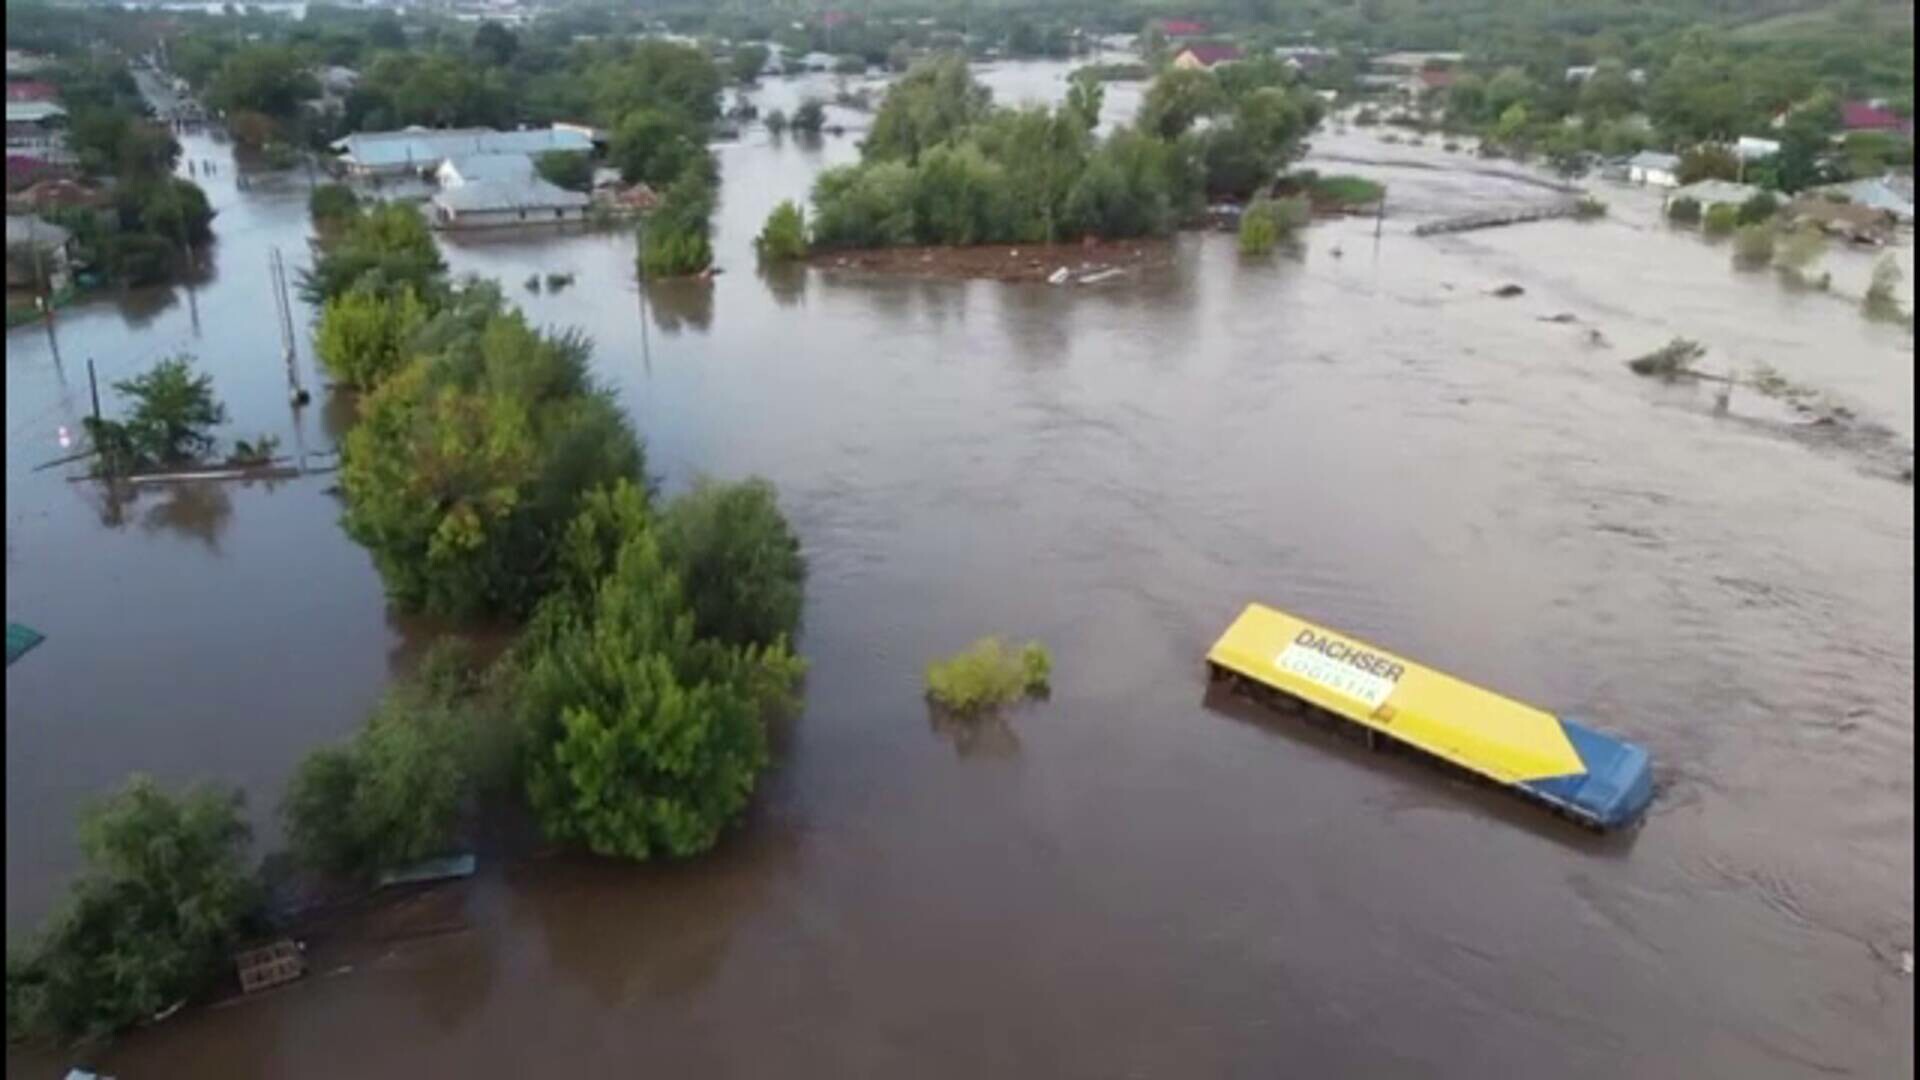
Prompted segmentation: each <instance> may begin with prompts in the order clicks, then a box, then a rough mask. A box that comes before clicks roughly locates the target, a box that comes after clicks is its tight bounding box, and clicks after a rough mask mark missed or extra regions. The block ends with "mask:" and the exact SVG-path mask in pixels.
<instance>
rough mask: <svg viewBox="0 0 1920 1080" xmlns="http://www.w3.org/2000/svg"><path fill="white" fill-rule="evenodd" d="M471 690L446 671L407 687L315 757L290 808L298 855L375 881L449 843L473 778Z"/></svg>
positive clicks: (285, 806)
mask: <svg viewBox="0 0 1920 1080" xmlns="http://www.w3.org/2000/svg"><path fill="white" fill-rule="evenodd" d="M450 683H451V685H449V684H450ZM461 692H462V687H461V686H460V684H459V683H458V682H455V681H454V680H452V679H450V678H449V677H448V674H447V672H446V671H445V670H441V671H439V672H437V673H436V674H435V675H434V681H432V682H428V681H427V680H424V679H423V680H420V681H419V682H410V683H407V684H403V685H402V686H401V687H400V688H397V689H395V690H394V691H391V692H389V693H388V695H387V697H386V698H385V699H384V700H383V701H382V702H381V703H380V705H379V707H378V708H376V709H375V710H374V712H373V715H371V716H369V717H368V718H367V721H366V724H365V725H364V726H363V727H362V728H361V729H360V731H359V732H358V733H356V734H355V735H354V737H353V739H352V740H351V741H350V742H348V743H347V744H345V745H344V746H328V747H322V748H321V749H319V750H316V751H314V752H313V753H311V754H308V755H307V757H306V759H305V760H304V761H302V762H301V763H300V767H299V769H298V770H297V771H296V772H295V773H294V777H293V781H292V783H291V784H290V785H289V787H288V789H287V795H286V799H285V801H284V802H283V803H282V804H281V807H280V811H281V815H282V817H284V818H285V820H286V824H287V839H288V842H289V844H290V845H291V846H292V849H293V852H294V855H295V857H296V858H297V859H299V860H300V861H301V862H302V863H303V864H305V865H307V866H311V867H313V868H314V869H317V870H322V871H325V872H327V873H331V874H337V875H340V876H342V877H355V878H371V877H372V876H374V875H375V874H377V873H378V872H380V871H381V870H385V869H390V868H392V867H396V866H401V865H404V864H406V863H410V862H414V861H417V860H419V859H423V858H426V857H428V856H430V855H436V854H439V853H441V852H443V851H445V850H446V848H447V846H448V845H449V844H450V843H451V842H452V840H453V836H454V828H455V825H456V824H457V822H458V818H459V814H460V810H461V807H462V805H463V804H464V803H465V801H466V799H467V796H468V792H469V790H470V785H471V780H470V773H469V770H468V767H467V763H466V760H465V757H464V750H465V746H466V745H467V743H466V740H465V735H466V734H467V732H466V730H465V725H463V724H462V723H461V722H460V717H459V716H458V715H457V714H456V712H455V709H456V708H457V704H458V701H459V699H460V695H461Z"/></svg>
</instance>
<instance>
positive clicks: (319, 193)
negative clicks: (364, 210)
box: [307, 184, 360, 227]
mask: <svg viewBox="0 0 1920 1080" xmlns="http://www.w3.org/2000/svg"><path fill="white" fill-rule="evenodd" d="M359 211H360V196H358V195H356V194H354V191H353V189H352V188H350V187H348V186H347V185H345V184H321V185H320V186H319V187H317V188H314V189H313V194H311V195H309V196H307V212H308V213H309V214H311V215H312V216H313V220H314V222H315V223H316V224H319V225H322V226H325V227H333V226H337V225H340V224H341V223H343V222H347V221H351V220H352V219H353V217H354V215H355V214H357V213H359Z"/></svg>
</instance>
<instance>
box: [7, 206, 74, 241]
mask: <svg viewBox="0 0 1920 1080" xmlns="http://www.w3.org/2000/svg"><path fill="white" fill-rule="evenodd" d="M71 239H73V234H72V233H70V232H68V231H67V230H66V229H63V228H61V227H60V226H58V225H55V224H53V223H52V222H50V221H42V220H41V219H40V218H39V217H38V216H37V215H34V214H8V215H7V246H8V247H13V246H14V245H16V244H37V245H39V246H41V247H65V246H66V245H67V241H68V240H71Z"/></svg>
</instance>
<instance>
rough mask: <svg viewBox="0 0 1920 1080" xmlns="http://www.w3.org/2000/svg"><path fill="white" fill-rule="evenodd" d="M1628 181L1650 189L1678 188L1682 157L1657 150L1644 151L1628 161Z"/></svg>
mask: <svg viewBox="0 0 1920 1080" xmlns="http://www.w3.org/2000/svg"><path fill="white" fill-rule="evenodd" d="M1627 179H1628V180H1629V181H1631V182H1633V183H1636V184H1645V185H1647V186H1649V187H1678V186H1679V184H1680V157H1679V155H1678V154H1662V153H1660V152H1658V151H1655V150H1642V151H1640V152H1639V153H1637V154H1635V155H1633V156H1632V157H1630V158H1628V159H1627Z"/></svg>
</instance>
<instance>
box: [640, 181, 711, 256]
mask: <svg viewBox="0 0 1920 1080" xmlns="http://www.w3.org/2000/svg"><path fill="white" fill-rule="evenodd" d="M712 215H713V185H712V184H711V182H710V181H708V179H707V176H706V173H705V172H704V171H703V170H701V169H699V168H698V167H693V168H689V169H687V170H686V171H685V172H683V173H682V174H681V176H680V178H679V179H678V180H675V181H674V182H673V186H671V187H669V188H667V193H666V195H665V196H664V197H663V198H661V200H660V205H659V206H657V207H655V208H654V211H653V213H652V214H650V215H649V216H648V218H647V221H646V223H645V225H644V226H643V227H642V229H641V245H640V257H639V262H640V270H641V272H642V273H643V274H645V275H646V276H648V277H683V276H686V275H689V274H698V273H700V272H701V271H703V270H705V269H707V268H708V267H709V266H712V265H713V243H712V240H711V238H710V229H711V218H712Z"/></svg>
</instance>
